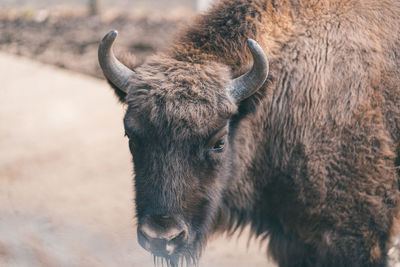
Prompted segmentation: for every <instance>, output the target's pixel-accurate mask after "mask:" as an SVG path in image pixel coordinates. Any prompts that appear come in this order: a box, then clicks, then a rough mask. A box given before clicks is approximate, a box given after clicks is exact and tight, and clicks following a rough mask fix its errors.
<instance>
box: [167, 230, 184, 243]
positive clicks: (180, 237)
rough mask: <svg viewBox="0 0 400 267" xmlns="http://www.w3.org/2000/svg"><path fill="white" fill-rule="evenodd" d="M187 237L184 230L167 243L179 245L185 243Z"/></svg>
mask: <svg viewBox="0 0 400 267" xmlns="http://www.w3.org/2000/svg"><path fill="white" fill-rule="evenodd" d="M186 237H187V233H186V231H185V230H183V231H182V232H180V234H178V235H177V236H175V237H173V238H172V239H171V240H170V241H169V242H168V243H170V242H172V243H179V242H183V241H185V239H186Z"/></svg>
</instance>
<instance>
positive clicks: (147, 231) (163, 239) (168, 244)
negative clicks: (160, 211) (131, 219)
mask: <svg viewBox="0 0 400 267" xmlns="http://www.w3.org/2000/svg"><path fill="white" fill-rule="evenodd" d="M191 233H192V234H191ZM137 236H138V242H139V244H140V245H141V246H142V247H143V248H144V249H145V250H147V251H149V252H150V253H152V254H153V256H154V264H155V265H156V266H164V264H166V266H171V267H175V266H184V265H185V264H186V266H193V265H197V262H198V259H199V257H200V253H201V252H200V251H201V249H200V247H201V246H200V243H201V242H200V241H199V235H198V234H193V231H189V229H188V227H187V226H186V224H184V223H183V222H182V221H181V220H177V219H175V218H172V217H169V216H148V217H146V218H144V219H143V220H141V222H140V223H139V224H138V228H137Z"/></svg>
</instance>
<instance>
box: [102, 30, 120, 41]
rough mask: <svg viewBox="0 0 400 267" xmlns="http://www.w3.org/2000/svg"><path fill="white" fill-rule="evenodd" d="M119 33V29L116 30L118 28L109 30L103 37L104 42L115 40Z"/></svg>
mask: <svg viewBox="0 0 400 267" xmlns="http://www.w3.org/2000/svg"><path fill="white" fill-rule="evenodd" d="M117 35H118V31H116V30H112V31H109V32H108V33H107V34H106V35H105V36H104V37H103V40H102V42H108V41H114V40H115V38H117Z"/></svg>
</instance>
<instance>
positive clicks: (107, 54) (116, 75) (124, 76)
mask: <svg viewBox="0 0 400 267" xmlns="http://www.w3.org/2000/svg"><path fill="white" fill-rule="evenodd" d="M117 35H118V32H117V31H115V30H113V31H110V32H109V33H107V34H106V35H105V36H104V38H103V40H101V43H100V46H99V51H98V56H99V63H100V67H101V69H102V70H103V73H104V76H105V77H106V78H107V79H109V80H110V81H111V82H112V83H113V84H114V85H115V86H117V87H118V88H119V89H120V90H121V91H123V92H125V93H128V90H127V88H128V83H129V78H130V77H131V76H132V74H133V71H132V70H131V69H129V68H128V67H126V66H125V65H124V64H122V63H121V62H119V61H118V59H117V58H116V57H115V56H114V53H113V51H112V45H113V43H114V41H115V39H116V38H117Z"/></svg>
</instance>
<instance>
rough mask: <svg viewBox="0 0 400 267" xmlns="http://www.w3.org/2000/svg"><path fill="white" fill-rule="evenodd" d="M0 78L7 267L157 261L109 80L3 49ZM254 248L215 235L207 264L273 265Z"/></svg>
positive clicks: (1, 220) (1, 216)
mask: <svg viewBox="0 0 400 267" xmlns="http://www.w3.org/2000/svg"><path fill="white" fill-rule="evenodd" d="M0 77H1V81H2V84H1V87H0V266H85V267H86V266H140V267H146V266H153V263H152V262H153V259H152V257H151V256H150V255H149V254H148V253H147V252H145V251H144V250H143V249H142V248H141V247H140V246H139V245H138V244H137V242H136V234H135V231H136V230H135V219H134V212H133V211H134V205H133V198H134V195H133V190H132V181H131V179H132V178H131V176H132V175H131V169H132V167H131V163H130V154H129V152H128V146H127V140H126V139H125V138H124V137H123V128H122V116H123V111H124V108H123V107H122V106H121V105H119V104H118V103H117V101H116V99H115V98H114V97H113V94H112V92H111V90H110V89H109V88H108V86H107V85H106V83H105V82H103V81H100V80H97V79H94V78H90V77H87V76H84V75H81V74H76V73H72V72H68V71H64V70H59V69H56V68H55V67H51V66H47V65H42V64H40V63H36V62H32V61H30V60H28V59H24V58H18V57H15V56H10V55H6V54H2V53H0ZM246 245H247V234H246V233H245V234H243V235H242V236H241V237H240V238H239V239H237V238H233V239H227V238H225V237H221V238H218V239H215V240H213V241H212V242H210V243H209V245H208V247H207V249H206V251H205V254H204V256H203V258H202V261H201V262H200V266H211V267H212V266H218V267H220V266H222V267H223V266H232V267H233V266H238V267H239V266H246V267H252V266H273V265H272V264H271V263H269V262H268V261H267V259H266V257H265V253H264V249H265V248H262V249H259V245H258V243H255V242H252V243H251V244H250V248H249V249H246Z"/></svg>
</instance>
